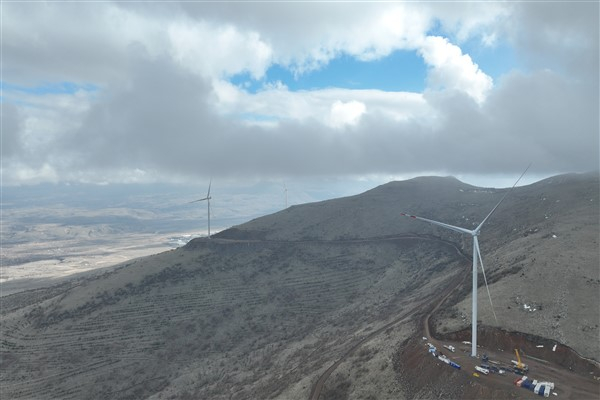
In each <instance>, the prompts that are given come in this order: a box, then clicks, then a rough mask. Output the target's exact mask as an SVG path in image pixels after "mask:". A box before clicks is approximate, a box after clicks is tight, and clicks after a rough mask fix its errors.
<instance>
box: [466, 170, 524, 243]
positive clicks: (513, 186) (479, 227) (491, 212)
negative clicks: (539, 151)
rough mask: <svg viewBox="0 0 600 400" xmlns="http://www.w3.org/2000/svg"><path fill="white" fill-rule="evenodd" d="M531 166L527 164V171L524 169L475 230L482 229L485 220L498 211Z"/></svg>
mask: <svg viewBox="0 0 600 400" xmlns="http://www.w3.org/2000/svg"><path fill="white" fill-rule="evenodd" d="M529 167H531V163H529V165H528V166H527V168H525V171H523V173H522V174H521V176H519V179H517V181H516V182H515V184H514V185H512V187H511V188H510V190H509V191H508V192H506V193H504V196H502V198H501V199H500V201H499V202H498V204H496V206H495V207H494V208H492V211H490V213H489V214H488V215H487V217H485V218H484V219H483V221H481V223H480V224H479V226H478V227H477V228H476V229H475V232H479V230H480V229H481V227H482V226H483V224H485V221H487V220H488V218H489V217H491V215H492V214H493V213H494V211H496V208H498V206H499V205H500V203H502V202H503V201H504V199H505V198H506V196H508V195H509V194H510V192H512V191H513V189H514V188H515V186H517V183H519V181H520V180H521V178H522V177H523V175H525V172H527V170H528V169H529Z"/></svg>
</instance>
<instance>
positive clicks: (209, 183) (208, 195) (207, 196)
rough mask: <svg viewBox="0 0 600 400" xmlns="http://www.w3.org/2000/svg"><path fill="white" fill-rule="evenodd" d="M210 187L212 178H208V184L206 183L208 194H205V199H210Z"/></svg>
mask: <svg viewBox="0 0 600 400" xmlns="http://www.w3.org/2000/svg"><path fill="white" fill-rule="evenodd" d="M211 185H212V178H210V182H208V193H206V198H207V199H208V198H209V197H210V186H211Z"/></svg>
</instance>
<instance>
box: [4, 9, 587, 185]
mask: <svg viewBox="0 0 600 400" xmlns="http://www.w3.org/2000/svg"><path fill="white" fill-rule="evenodd" d="M498 4H500V3H498ZM498 4H496V3H495V5H494V7H491V8H489V9H488V8H486V7H484V6H483V5H473V4H471V3H467V4H463V3H460V4H452V5H448V4H445V3H443V4H442V3H435V4H434V3H431V4H430V3H427V4H426V5H422V4H420V3H405V4H400V5H399V4H387V3H377V4H364V3H360V4H352V6H349V5H347V4H343V5H341V4H337V3H318V4H312V3H311V4H306V3H302V4H297V3H283V4H279V3H268V4H266V3H253V4H246V3H223V4H222V3H202V4H199V3H168V4H167V3H165V4H163V3H160V4H154V3H153V4H144V3H90V4H88V3H85V4H83V3H68V4H60V3H49V4H44V5H43V6H41V5H40V4H25V5H23V4H17V3H8V4H6V5H4V6H3V7H5V8H4V12H5V15H4V17H3V22H5V24H4V25H3V27H2V29H3V40H4V42H3V46H4V48H3V52H4V53H3V54H4V57H5V60H7V61H6V64H7V66H6V68H5V69H4V79H6V80H7V81H8V82H10V83H14V84H17V83H18V84H22V85H25V86H29V87H34V86H36V85H38V84H40V82H57V81H58V82H72V83H74V86H75V87H81V88H84V87H87V86H86V85H93V87H95V88H97V90H95V91H89V90H84V89H82V90H77V91H75V92H74V93H48V94H44V95H39V94H32V93H24V92H20V93H17V92H15V91H5V93H4V97H3V101H4V102H3V119H2V142H3V148H2V171H3V177H4V180H5V182H7V183H13V184H14V183H21V182H28V181H29V182H34V181H35V182H37V181H44V180H50V181H56V180H81V181H102V182H104V181H120V182H131V181H144V180H150V181H151V180H162V181H168V180H172V179H180V178H181V179H186V178H191V177H195V176H204V177H206V176H210V175H213V176H219V175H220V176H229V177H236V178H244V177H250V176H264V177H281V176H289V175H294V176H331V175H368V174H390V175H393V174H407V173H419V172H422V171H438V172H439V173H444V174H469V173H471V174H472V173H474V171H478V172H479V173H482V174H486V173H489V174H498V173H500V172H502V173H514V172H520V171H521V170H522V168H523V167H524V166H525V165H527V164H528V163H529V162H531V161H533V163H534V165H535V168H537V169H538V170H537V171H538V172H539V171H543V172H546V173H558V172H567V171H584V170H590V169H594V168H597V167H598V152H599V150H598V149H599V145H598V107H599V101H598V91H597V87H598V86H597V81H598V80H597V71H598V35H597V34H596V35H595V36H594V34H595V33H597V30H598V27H597V23H596V24H594V23H593V22H594V21H592V20H593V18H591V17H589V16H588V14H593V13H590V11H594V10H597V7H598V6H597V4H591V5H589V6H588V7H586V6H585V5H581V4H579V3H578V4H577V6H576V7H575V6H574V8H573V12H572V13H567V12H564V11H565V10H564V9H563V8H560V7H558V6H556V5H554V3H553V4H551V5H547V6H544V5H540V4H537V3H536V4H535V5H533V4H529V3H518V4H504V5H502V6H499V5H498ZM536 7H539V8H536ZM448 8H452V12H448V13H447V14H439V13H440V12H441V11H440V10H442V11H443V10H448ZM536 10H537V11H538V12H539V13H537V14H536ZM596 15H597V13H596ZM332 16H335V18H333V17H332ZM543 16H548V18H549V22H546V21H545V20H544V18H542V17H543ZM15 21H28V24H29V25H28V28H29V29H24V28H23V27H22V25H21V24H19V23H17V22H15ZM596 22H597V21H596ZM436 24H439V25H440V28H439V29H438V30H439V31H441V32H448V36H444V37H442V36H440V35H438V33H436V35H435V36H434V35H430V34H428V32H429V31H430V30H431V29H433V28H434V27H435V26H436ZM561 32H563V35H564V36H560V35H561ZM492 37H495V38H501V39H500V40H506V41H508V42H510V43H511V45H512V46H514V47H515V48H516V49H517V53H518V54H520V56H521V57H522V59H523V60H525V61H526V65H527V67H528V68H527V69H526V70H521V71H519V70H514V71H511V72H509V73H506V74H505V75H503V76H501V77H500V78H499V79H497V80H496V82H492V80H491V78H490V77H489V76H488V75H487V74H486V73H485V71H483V70H481V68H479V67H478V66H477V65H476V63H475V62H474V61H473V59H472V58H471V57H470V56H469V54H466V53H465V52H464V51H463V50H462V49H461V47H460V43H461V41H462V40H467V39H469V38H477V39H479V40H486V38H488V39H489V38H492ZM557 38H558V39H557ZM490 40H491V39H490ZM496 40H498V39H496ZM488 41H489V40H488ZM553 44H556V46H553ZM397 49H409V50H411V51H415V52H418V53H419V54H420V55H421V56H422V57H423V59H424V60H425V62H426V64H427V65H428V66H429V68H430V69H429V73H428V85H429V87H428V89H427V90H425V91H424V92H423V93H406V92H386V91H382V90H349V89H339V88H327V89H319V90H310V89H306V90H299V91H291V90H289V89H288V88H287V87H285V85H282V84H276V82H268V83H267V84H266V85H265V86H264V87H263V88H262V89H261V90H259V91H258V92H256V93H250V92H248V91H246V90H244V89H243V88H240V87H237V86H235V85H233V84H231V83H230V82H228V80H227V78H228V76H230V75H232V74H236V73H239V72H247V73H249V74H250V75H251V76H253V77H254V78H255V79H259V78H260V77H262V76H264V74H265V72H266V71H267V70H268V68H269V67H270V66H271V65H273V63H279V64H280V65H284V66H286V65H287V66H289V67H290V68H292V69H293V70H295V71H296V72H297V73H306V72H307V71H308V70H310V69H311V68H322V67H324V66H326V64H327V62H328V61H330V60H331V59H332V58H333V57H336V56H337V55H339V54H341V53H343V54H347V55H351V56H353V57H355V58H357V59H361V60H371V59H376V58H379V57H384V56H386V55H387V54H389V53H390V52H392V51H394V50H397ZM578 57H580V58H578ZM594 57H595V59H594ZM579 59H581V60H584V61H585V62H587V64H586V65H578V62H577V60H579ZM594 85H595V86H594Z"/></svg>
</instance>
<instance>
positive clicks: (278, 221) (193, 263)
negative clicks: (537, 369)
mask: <svg viewBox="0 0 600 400" xmlns="http://www.w3.org/2000/svg"><path fill="white" fill-rule="evenodd" d="M502 194H503V191H501V190H487V189H481V188H475V187H472V186H469V185H465V184H463V183H461V182H459V181H456V180H455V179H453V178H426V179H416V180H411V181H406V182H394V183H391V184H388V185H384V186H381V187H379V188H376V189H374V190H372V191H369V192H367V193H364V194H362V195H359V196H354V197H351V198H345V199H339V200H334V201H328V202H322V203H316V204H309V205H305V206H296V207H291V208H289V209H287V210H285V211H282V212H280V213H277V214H273V215H271V216H267V217H264V218H261V219H257V220H254V221H251V222H250V223H248V224H244V225H240V226H237V227H234V228H232V229H230V230H227V231H224V232H222V233H220V234H219V235H215V237H214V238H213V239H210V240H207V239H196V240H194V241H192V242H190V243H189V244H188V245H187V246H185V247H183V248H179V249H177V250H172V251H169V252H165V253H162V254H159V255H156V256H152V257H146V258H142V259H137V260H135V261H132V262H129V263H126V264H123V265H120V266H118V267H116V268H115V269H114V270H111V271H109V272H106V273H104V274H102V275H97V276H93V277H88V278H79V279H78V280H73V281H71V282H68V283H65V284H62V285H61V286H57V287H52V288H47V289H38V290H32V291H27V292H23V293H18V294H14V295H11V296H6V297H2V327H1V329H2V331H1V334H2V338H1V339H2V342H1V347H0V349H1V356H2V357H1V364H0V385H1V387H2V393H3V396H7V398H15V399H18V398H27V399H30V398H36V399H37V398H43V399H44V398H48V399H49V398H61V399H69V398H71V399H80V398H89V399H115V398H155V399H159V398H161V399H162V398H165V399H166V398H183V399H185V398H190V399H197V398H211V399H212V398H214V399H224V398H233V399H236V398H237V399H244V398H308V397H309V395H310V391H311V388H312V386H313V385H314V383H315V382H316V380H317V378H318V377H319V376H320V375H321V374H322V373H323V372H324V371H325V370H326V369H327V368H328V367H329V366H330V365H331V364H332V362H333V361H334V360H337V359H339V358H340V357H341V356H343V355H344V354H347V358H346V362H345V363H344V364H343V365H342V367H341V368H340V369H339V370H336V371H335V373H333V374H332V376H331V378H330V380H329V381H328V383H327V384H326V386H325V387H324V389H323V392H322V395H323V397H322V398H345V397H348V396H350V397H356V398H368V397H369V396H372V397H373V396H374V397H375V398H398V399H401V398H403V397H404V396H405V395H406V392H405V391H404V390H403V386H402V379H400V378H401V377H399V376H398V375H397V372H396V371H395V370H394V367H393V358H394V354H396V352H397V348H398V345H399V344H400V343H401V342H404V341H405V340H406V339H408V338H410V337H411V336H414V334H415V332H416V329H417V327H416V324H417V323H418V321H419V318H420V316H422V313H423V312H424V310H426V309H427V308H428V307H430V303H431V299H433V298H435V297H436V296H437V294H438V293H439V292H440V291H441V290H442V288H447V287H449V284H450V282H456V281H457V279H458V278H459V277H461V276H463V274H468V273H469V270H470V266H469V265H468V263H466V262H465V256H467V257H468V254H465V253H467V252H465V251H463V250H461V246H463V244H464V243H463V241H462V239H461V238H460V237H459V236H454V235H452V234H446V232H441V231H438V230H436V229H434V228H433V229H432V228H431V227H429V226H427V225H426V224H420V223H418V222H417V221H414V220H410V219H401V218H400V217H399V215H398V214H399V212H400V211H407V212H411V213H415V214H420V215H423V216H427V217H431V218H434V219H439V220H444V221H447V222H449V223H453V224H457V225H463V226H464V225H465V224H468V223H470V222H471V221H474V220H475V221H476V220H478V218H480V217H481V216H482V215H485V214H487V212H488V210H489V209H490V208H491V207H492V206H493V204H495V202H497V200H498V199H499V197H500V196H502ZM557 200H559V201H557ZM554 236H556V237H554ZM480 243H481V246H482V251H483V253H484V257H486V259H487V260H493V261H486V259H484V262H486V267H487V268H488V278H489V280H490V281H491V282H493V284H492V286H491V290H492V295H493V296H494V299H495V301H496V304H495V305H496V312H497V313H498V315H499V321H500V323H502V324H506V327H507V328H511V327H513V326H519V329H520V330H522V331H524V332H530V333H538V332H539V331H541V332H544V334H543V335H541V336H546V337H551V338H552V339H556V340H559V341H560V342H561V343H564V344H566V345H570V346H572V347H574V348H575V349H577V350H578V351H580V352H581V353H582V354H584V355H586V356H588V357H592V358H597V355H598V350H597V346H598V344H597V343H598V342H597V341H595V342H594V343H590V341H589V339H590V338H593V337H594V335H595V337H596V338H597V336H598V330H597V329H598V321H597V320H598V313H597V311H598V309H597V308H595V309H594V307H593V306H592V305H591V304H592V302H594V301H595V304H596V307H597V296H598V284H599V283H600V280H597V278H598V276H597V273H598V271H597V265H598V175H597V174H595V175H594V174H588V175H571V176H562V177H557V178H554V179H553V180H551V181H542V182H539V183H537V184H535V185H531V186H527V187H523V188H518V189H517V190H516V191H515V192H514V193H512V194H511V196H510V197H509V198H508V199H507V201H506V204H503V206H502V208H501V209H499V210H498V213H497V214H495V215H494V218H493V219H492V220H490V224H489V226H488V229H487V230H485V231H484V232H482V235H481V238H480ZM468 245H469V244H468V243H467V246H465V247H466V248H468ZM539 249H541V250H539ZM570 255H572V256H573V257H572V258H571V257H570ZM564 257H566V258H567V260H568V264H567V263H564V261H565V260H564ZM522 274H525V276H528V277H529V279H533V280H535V282H536V285H530V286H534V289H532V288H529V286H528V287H526V288H521V287H519V286H518V285H519V282H522V281H523V279H521V278H523V276H522ZM529 274H531V276H529ZM538 274H539V275H538ZM555 279H556V280H562V281H561V282H558V281H555ZM594 279H596V280H594ZM480 282H482V280H480ZM544 285H548V286H544ZM560 285H563V286H560ZM572 285H577V288H578V291H577V293H573V292H572V290H573V289H572ZM556 288H561V290H559V291H558V292H556ZM511 296H519V297H518V299H519V301H521V302H523V303H518V304H517V303H515V302H516V301H517V300H516V298H514V297H511ZM524 296H529V297H524ZM469 298H470V296H469V293H468V291H463V292H460V291H459V292H457V293H454V294H453V297H452V301H450V302H449V303H448V304H449V305H450V306H449V307H446V308H445V309H444V310H442V311H441V312H440V313H438V314H437V318H436V324H437V328H438V329H439V330H440V331H443V330H444V329H446V330H449V329H453V328H457V329H458V328H460V327H461V326H462V325H465V324H468V323H469V321H468V316H469V314H470V313H468V312H465V311H464V304H465V303H467V302H468V301H469ZM480 299H485V297H484V293H483V292H482V293H480ZM574 301H578V302H579V303H578V308H577V309H576V311H575V312H574V308H575V305H574V304H573V302H574ZM525 302H527V304H528V305H530V304H535V305H537V304H540V305H542V308H541V309H538V310H536V311H535V312H533V311H529V310H527V309H525V308H524V307H523V304H525ZM507 303H508V304H509V306H510V308H508V306H506V304H507ZM480 304H481V306H480V311H481V314H482V319H483V323H484V324H486V325H493V324H494V321H493V319H492V318H491V317H490V315H491V312H490V308H489V305H487V304H486V303H484V302H483V301H482V302H480ZM585 304H588V306H587V307H583V306H582V305H585ZM557 310H558V311H557ZM555 315H560V318H558V319H557V318H555ZM463 316H464V318H463ZM557 321H558V322H557ZM557 323H558V327H559V329H555V331H557V332H560V338H558V337H552V336H551V335H552V330H551V329H554V328H556V327H554V328H553V325H552V324H557ZM511 324H512V325H511ZM519 324H520V325H519ZM570 325H573V326H570ZM581 326H586V327H587V328H586V329H580V327H581ZM381 327H386V329H384V330H383V331H382V333H381V334H379V335H377V336H376V337H374V338H373V339H372V340H371V341H370V342H369V343H368V344H365V345H364V346H362V347H360V348H358V347H356V344H357V343H361V341H362V340H363V339H364V338H367V337H369V334H370V332H374V331H377V330H378V329H380V328H381ZM349 348H356V351H355V352H353V353H352V354H349V353H348V349H349ZM378 396H379V397H378Z"/></svg>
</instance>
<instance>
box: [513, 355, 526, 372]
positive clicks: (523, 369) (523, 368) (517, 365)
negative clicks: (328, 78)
mask: <svg viewBox="0 0 600 400" xmlns="http://www.w3.org/2000/svg"><path fill="white" fill-rule="evenodd" d="M515 354H516V355H517V361H513V364H515V367H514V368H513V371H514V372H515V374H519V375H525V374H526V373H527V372H528V371H529V367H528V366H527V365H526V364H523V363H522V362H521V356H520V355H519V350H517V349H515Z"/></svg>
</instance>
